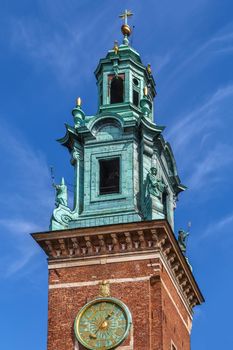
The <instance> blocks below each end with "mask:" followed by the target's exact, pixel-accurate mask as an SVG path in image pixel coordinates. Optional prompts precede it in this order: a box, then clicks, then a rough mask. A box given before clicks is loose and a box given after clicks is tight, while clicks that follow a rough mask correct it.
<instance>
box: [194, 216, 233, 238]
mask: <svg viewBox="0 0 233 350" xmlns="http://www.w3.org/2000/svg"><path fill="white" fill-rule="evenodd" d="M232 223H233V213H231V214H228V215H226V216H224V217H222V218H221V219H219V220H217V221H214V222H212V223H211V224H210V225H209V226H208V227H207V228H206V230H205V231H204V232H203V234H202V235H201V237H200V238H201V239H203V238H207V237H209V236H211V235H216V234H223V233H226V231H230V232H231V233H232Z"/></svg>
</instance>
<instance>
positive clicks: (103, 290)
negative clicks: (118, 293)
mask: <svg viewBox="0 0 233 350" xmlns="http://www.w3.org/2000/svg"><path fill="white" fill-rule="evenodd" d="M99 295H100V296H101V297H110V285H109V282H108V281H106V280H104V281H102V282H100V284H99Z"/></svg>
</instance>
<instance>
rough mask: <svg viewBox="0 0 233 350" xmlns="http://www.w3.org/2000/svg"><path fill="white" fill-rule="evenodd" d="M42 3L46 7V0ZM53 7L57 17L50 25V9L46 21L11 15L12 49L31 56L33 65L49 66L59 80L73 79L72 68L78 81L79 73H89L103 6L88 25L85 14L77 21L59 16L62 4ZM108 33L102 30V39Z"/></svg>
mask: <svg viewBox="0 0 233 350" xmlns="http://www.w3.org/2000/svg"><path fill="white" fill-rule="evenodd" d="M46 6H48V7H49V3H47V4H46ZM53 8H54V6H53ZM56 11H58V12H59V13H58V14H57V17H59V18H61V21H59V25H57V26H56V27H53V26H52V25H51V20H53V18H54V10H53V12H51V13H50V12H49V11H48V13H47V14H48V15H49V21H46V20H44V21H43V20H42V19H41V20H38V19H35V18H27V17H21V18H13V19H12V21H11V35H10V38H11V46H12V49H13V50H17V51H18V53H20V54H21V55H24V56H26V57H28V58H29V59H32V63H33V64H34V65H36V66H40V67H41V66H45V67H49V69H50V70H51V71H52V72H53V73H54V75H55V76H56V78H57V79H58V81H59V82H61V83H64V81H65V82H66V83H68V82H69V83H70V84H72V83H74V81H75V82H76V79H74V72H75V74H76V75H79V79H78V81H80V82H81V78H80V76H81V77H82V79H83V78H87V77H89V72H90V68H88V66H89V67H90V64H91V60H92V59H93V58H92V55H91V54H90V52H91V51H92V52H94V51H95V50H97V49H98V47H99V41H98V40H93V38H94V37H95V35H96V31H97V30H100V28H101V26H100V25H99V26H98V25H97V24H98V23H99V22H101V19H102V18H103V17H104V16H106V12H107V8H101V11H99V12H98V15H95V16H94V17H93V18H92V19H91V21H89V23H88V25H87V23H86V18H84V17H82V16H81V17H79V19H78V21H76V20H74V21H70V18H69V19H65V17H64V18H63V13H62V11H63V12H64V9H63V6H58V7H57V6H56ZM50 17H51V18H50ZM97 28H98V29H97ZM108 36H109V32H108V31H104V32H103V31H102V32H101V40H102V42H103V41H104V40H106V39H107V38H108ZM89 60H90V63H89V64H88V61H89ZM92 63H93V62H92ZM85 67H87V68H85Z"/></svg>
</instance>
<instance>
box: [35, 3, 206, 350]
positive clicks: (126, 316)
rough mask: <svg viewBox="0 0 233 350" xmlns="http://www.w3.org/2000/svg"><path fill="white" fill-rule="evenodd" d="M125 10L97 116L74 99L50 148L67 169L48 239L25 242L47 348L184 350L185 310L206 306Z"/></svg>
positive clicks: (101, 75) (104, 68) (169, 157)
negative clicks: (39, 261)
mask: <svg viewBox="0 0 233 350" xmlns="http://www.w3.org/2000/svg"><path fill="white" fill-rule="evenodd" d="M130 16H132V13H131V12H130V11H127V10H126V11H125V12H124V13H123V14H122V15H121V16H120V17H121V18H122V19H123V20H124V23H123V25H122V27H121V31H122V34H123V42H122V44H118V42H116V41H115V43H114V46H113V48H112V49H110V50H109V51H108V53H107V55H106V57H105V58H102V59H100V61H99V64H98V66H97V68H96V70H95V76H96V80H97V87H98V111H97V113H96V114H95V115H86V114H85V106H82V101H81V98H78V99H77V101H76V106H75V107H74V109H73V111H72V115H73V121H72V122H71V123H70V124H66V133H65V136H64V137H62V138H61V139H59V143H60V144H61V145H63V146H65V147H66V148H67V149H68V152H69V153H70V157H71V165H72V166H73V168H74V198H73V207H72V208H71V207H69V205H68V195H67V186H66V181H65V179H64V178H62V181H61V184H58V185H54V187H55V191H56V200H55V209H54V210H53V213H52V216H51V221H50V230H49V231H48V232H41V233H34V234H33V238H34V239H35V240H36V241H37V243H38V244H39V245H40V246H41V248H42V249H43V250H44V252H45V253H46V255H47V257H48V271H49V305H48V350H54V349H56V350H78V349H79V350H84V349H90V350H98V349H99V350H110V349H119V350H165V349H166V350H168V349H171V350H181V349H182V350H189V349H190V334H191V326H192V317H193V308H194V306H195V305H199V304H201V303H202V302H203V301H204V299H203V296H202V294H201V292H200V290H199V287H198V285H197V283H196V281H195V279H194V276H193V273H192V269H191V266H190V264H189V261H188V259H187V257H186V242H185V239H186V237H187V232H184V231H182V230H181V231H180V232H179V237H178V239H177V238H176V236H175V234H174V210H175V207H176V201H177V198H178V195H179V193H180V192H182V191H184V190H185V188H186V187H185V186H184V185H182V183H181V181H180V178H179V176H178V174H177V168H176V162H175V159H174V155H173V152H172V150H171V147H170V145H169V143H168V142H166V141H165V139H164V137H163V135H162V132H163V130H164V127H163V126H159V125H157V124H156V120H155V121H154V98H155V96H156V85H155V81H154V78H153V75H152V69H151V66H150V65H146V66H145V65H144V64H143V63H142V61H141V58H140V55H139V54H138V52H137V51H136V50H135V49H134V48H132V47H131V45H130V41H129V37H130V34H131V28H130V26H129V24H128V23H127V19H128V17H130Z"/></svg>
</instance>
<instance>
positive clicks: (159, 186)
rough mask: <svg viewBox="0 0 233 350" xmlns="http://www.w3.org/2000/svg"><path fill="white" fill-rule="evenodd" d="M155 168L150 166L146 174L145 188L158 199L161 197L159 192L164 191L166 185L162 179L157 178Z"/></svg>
mask: <svg viewBox="0 0 233 350" xmlns="http://www.w3.org/2000/svg"><path fill="white" fill-rule="evenodd" d="M157 172H158V171H157V169H156V168H155V167H152V168H151V169H150V171H149V173H148V175H147V189H148V192H149V193H150V194H151V195H152V196H155V197H157V198H159V199H161V194H162V193H163V192H164V191H165V189H166V185H165V184H164V183H163V182H162V180H159V179H157V177H156V175H157Z"/></svg>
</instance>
